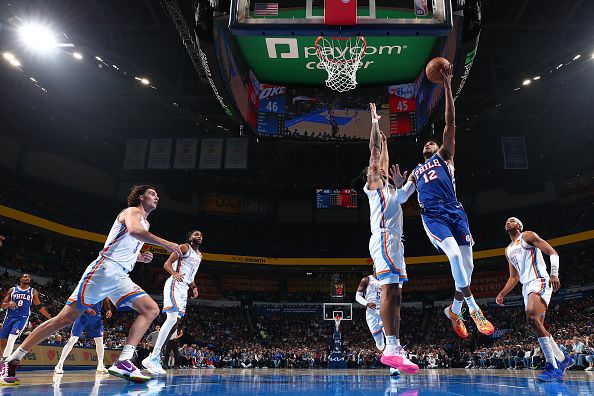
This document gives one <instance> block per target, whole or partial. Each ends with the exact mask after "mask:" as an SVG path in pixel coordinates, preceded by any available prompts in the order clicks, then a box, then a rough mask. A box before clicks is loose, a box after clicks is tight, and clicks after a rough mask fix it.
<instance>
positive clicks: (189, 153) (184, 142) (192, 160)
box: [173, 139, 198, 169]
mask: <svg viewBox="0 0 594 396" xmlns="http://www.w3.org/2000/svg"><path fill="white" fill-rule="evenodd" d="M197 152H198V139H177V141H176V142H175V159H174V160H173V169H195V168H196V154H197Z"/></svg>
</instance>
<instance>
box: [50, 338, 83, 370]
mask: <svg viewBox="0 0 594 396" xmlns="http://www.w3.org/2000/svg"><path fill="white" fill-rule="evenodd" d="M74 334H76V332H75V331H74V330H73V332H72V333H71V335H70V338H69V339H68V342H67V343H66V345H64V348H62V354H61V355H60V360H58V364H56V367H55V368H54V373H56V374H63V373H64V362H65V361H66V358H67V357H68V355H69V354H70V351H72V348H73V347H74V345H76V343H77V342H78V338H79V336H76V335H74Z"/></svg>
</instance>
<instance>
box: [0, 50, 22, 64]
mask: <svg viewBox="0 0 594 396" xmlns="http://www.w3.org/2000/svg"><path fill="white" fill-rule="evenodd" d="M2 56H3V57H4V59H6V60H7V61H8V63H10V64H11V65H13V66H14V67H19V66H21V62H19V60H18V59H17V58H15V56H14V55H13V54H12V53H10V52H5V53H3V54H2Z"/></svg>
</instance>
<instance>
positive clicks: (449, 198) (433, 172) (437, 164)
mask: <svg viewBox="0 0 594 396" xmlns="http://www.w3.org/2000/svg"><path fill="white" fill-rule="evenodd" d="M412 174H413V177H414V178H415V183H416V185H417V197H418V199H419V204H420V205H421V207H422V208H423V207H427V206H431V205H435V204H436V203H437V202H440V201H441V202H457V201H458V198H457V197H456V179H455V178H454V167H453V166H451V165H450V164H448V163H447V162H446V161H445V160H444V159H443V158H441V156H440V155H439V153H435V154H433V155H432V156H431V157H429V159H428V160H427V161H425V163H424V164H422V165H421V164H419V165H417V167H416V168H415V169H414V170H413V173H412Z"/></svg>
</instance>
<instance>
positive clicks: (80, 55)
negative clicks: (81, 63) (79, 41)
mask: <svg viewBox="0 0 594 396" xmlns="http://www.w3.org/2000/svg"><path fill="white" fill-rule="evenodd" d="M72 57H73V58H74V59H77V60H82V58H83V56H82V54H81V53H80V52H73V53H72Z"/></svg>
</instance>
